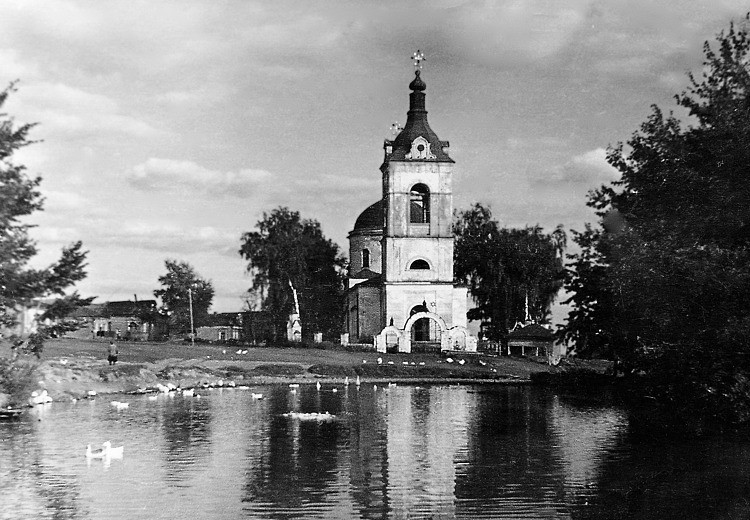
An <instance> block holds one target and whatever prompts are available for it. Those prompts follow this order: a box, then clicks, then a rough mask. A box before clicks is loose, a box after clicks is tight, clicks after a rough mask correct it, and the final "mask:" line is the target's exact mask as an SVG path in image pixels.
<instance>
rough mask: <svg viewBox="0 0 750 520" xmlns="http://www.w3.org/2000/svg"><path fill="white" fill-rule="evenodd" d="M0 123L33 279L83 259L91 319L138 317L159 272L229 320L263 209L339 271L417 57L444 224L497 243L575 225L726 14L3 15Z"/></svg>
mask: <svg viewBox="0 0 750 520" xmlns="http://www.w3.org/2000/svg"><path fill="white" fill-rule="evenodd" d="M2 3H3V6H2V10H3V15H2V16H1V17H0V85H7V84H8V83H10V82H11V81H13V80H16V79H18V80H20V82H19V83H18V92H16V93H15V94H13V95H12V97H11V98H10V99H9V101H8V103H7V104H6V106H5V112H7V113H9V114H11V115H13V116H14V117H15V118H16V120H17V121H18V122H19V123H20V122H23V123H25V122H38V123H39V126H38V127H36V128H35V129H34V130H33V133H32V137H33V138H34V139H38V140H42V142H40V143H38V144H35V145H33V146H30V147H28V148H26V149H24V150H22V151H21V152H20V153H18V154H17V156H16V160H17V162H21V163H23V164H26V165H27V166H28V168H29V171H30V172H31V173H33V174H39V175H41V176H42V177H43V184H42V191H43V193H44V195H45V197H46V205H45V210H44V212H41V213H39V214H37V215H35V216H34V218H33V223H35V224H38V228H36V229H35V230H34V236H35V237H36V239H37V240H38V244H39V247H40V255H39V259H38V260H39V262H51V261H53V260H54V259H55V258H56V256H57V255H58V254H59V250H60V248H61V247H62V246H64V245H65V244H69V243H71V242H73V241H76V240H79V239H80V240H82V241H83V243H84V246H85V248H86V249H87V250H89V251H90V254H89V267H88V273H89V275H88V278H87V279H86V280H85V281H84V282H82V283H80V284H79V285H78V289H79V291H80V292H81V293H82V294H83V295H85V296H97V297H98V299H97V301H99V302H102V301H106V300H116V299H132V297H133V295H134V294H135V295H137V296H138V298H139V299H146V298H153V291H154V289H156V288H158V282H157V278H158V277H159V276H160V275H161V274H163V273H164V272H165V267H164V261H165V260H166V259H177V260H184V261H187V262H189V263H190V264H192V265H193V266H194V267H195V268H196V270H197V271H198V272H199V274H200V275H202V276H203V277H205V278H208V279H210V280H212V281H213V284H214V287H215V288H216V297H215V301H214V306H213V310H215V311H219V312H222V311H236V310H239V309H241V308H242V305H243V298H242V295H243V293H244V292H245V291H246V289H247V288H248V286H249V284H250V280H249V277H248V276H247V275H246V274H245V267H246V264H245V263H244V262H243V261H242V259H241V258H240V256H239V255H238V253H237V251H238V249H239V246H240V236H241V235H242V233H243V232H245V231H250V230H252V229H253V228H254V226H255V223H256V222H257V221H258V220H259V219H260V218H261V215H262V213H263V211H269V210H271V209H273V208H275V207H278V206H280V205H286V206H289V207H290V208H292V209H296V210H298V211H300V212H301V213H302V215H303V216H304V217H307V218H314V219H317V220H318V221H320V223H321V225H322V227H323V231H324V233H325V234H326V236H328V237H329V238H331V239H333V240H334V241H335V242H337V243H338V244H339V245H340V246H341V247H342V249H343V250H344V251H347V249H348V244H347V241H346V234H347V232H348V231H349V230H350V229H351V227H352V226H353V223H354V220H355V219H356V217H357V215H358V214H359V212H361V211H362V210H363V209H364V208H365V207H367V206H368V205H369V204H371V203H373V202H375V201H376V200H378V199H379V198H380V172H379V170H378V167H379V166H380V163H381V162H382V154H383V150H382V142H383V139H385V138H389V137H391V133H390V125H391V123H393V122H394V121H398V122H401V123H403V122H404V121H405V119H406V111H407V109H408V93H409V91H408V88H407V85H408V84H409V82H410V81H411V80H412V78H413V67H412V64H411V60H410V56H411V54H412V53H413V52H414V51H415V50H416V49H421V50H422V51H423V52H424V53H425V55H426V58H427V59H426V62H425V66H424V70H423V78H424V79H425V82H426V83H427V109H428V111H429V120H430V124H431V126H432V128H433V129H434V130H435V131H436V132H437V134H438V135H439V136H440V138H441V139H443V140H449V141H450V143H451V149H450V153H451V156H452V157H453V158H454V159H455V161H456V175H455V181H454V204H455V206H456V208H458V209H461V208H467V207H468V206H469V205H470V204H472V203H473V202H483V203H485V204H488V205H490V206H491V208H492V210H493V214H494V215H495V217H496V218H497V219H498V220H499V221H500V222H501V223H502V224H503V225H506V226H524V225H526V224H540V225H542V226H544V227H545V228H548V229H552V228H553V227H554V226H555V225H557V224H558V223H561V224H564V225H565V227H566V228H568V229H570V228H574V229H580V228H581V227H582V225H583V223H584V222H586V221H591V220H593V215H592V213H591V212H590V210H588V208H586V207H585V196H586V193H587V191H588V190H590V189H592V188H595V187H597V186H598V185H600V184H601V183H603V182H607V181H609V180H612V179H614V178H615V177H614V173H613V171H612V170H611V168H609V167H608V165H607V164H606V162H605V160H604V157H605V149H606V148H607V146H608V145H610V144H616V143H617V142H619V141H625V140H627V139H628V137H629V136H630V135H631V134H632V132H633V131H635V130H636V129H637V128H638V126H639V124H640V123H641V122H642V121H643V120H644V119H645V118H646V117H647V116H648V115H649V113H650V105H652V104H657V105H659V106H660V107H662V108H665V109H667V110H669V109H673V108H675V105H674V101H673V97H672V96H673V95H674V94H675V93H677V92H680V91H682V90H683V89H684V88H685V87H686V85H687V78H686V72H687V71H690V70H692V71H696V72H699V71H700V67H701V63H702V51H701V48H702V45H703V42H704V41H706V40H713V39H714V37H715V35H716V34H717V33H718V32H719V31H720V30H722V29H724V28H726V27H728V24H729V22H730V21H731V20H736V21H739V20H740V19H741V18H742V17H743V15H744V13H745V11H746V10H747V9H748V7H747V3H746V2H744V1H735V0H692V1H687V0H685V1H669V2H660V1H646V0H633V1H624V0H622V1H621V0H606V1H605V0H600V1H591V0H528V1H500V0H498V1H492V0H485V1H461V0H433V1H424V2H419V1H414V2H404V1H389V2H384V1H378V2H374V1H373V2H366V1H356V0H355V1H347V2H344V1H339V2H333V1H315V2H309V1H306V0H298V1H283V0H282V1H273V2H270V1H268V2H253V1H249V0H222V1H216V0H194V1H192V0H175V1H166V0H165V1H162V0H159V1H154V0H148V1H138V0H128V1H124V0H123V1H116V2H115V1H106V0H90V1H84V0H79V1H74V0H69V1H66V0H44V1H37V2H35V1H30V0H18V1H13V0H3V2H2Z"/></svg>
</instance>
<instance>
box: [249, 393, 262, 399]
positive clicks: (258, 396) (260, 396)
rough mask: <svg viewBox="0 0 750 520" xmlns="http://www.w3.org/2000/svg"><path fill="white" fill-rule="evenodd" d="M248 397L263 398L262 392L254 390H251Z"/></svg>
mask: <svg viewBox="0 0 750 520" xmlns="http://www.w3.org/2000/svg"><path fill="white" fill-rule="evenodd" d="M250 397H252V398H253V399H263V394H256V393H255V392H251V393H250Z"/></svg>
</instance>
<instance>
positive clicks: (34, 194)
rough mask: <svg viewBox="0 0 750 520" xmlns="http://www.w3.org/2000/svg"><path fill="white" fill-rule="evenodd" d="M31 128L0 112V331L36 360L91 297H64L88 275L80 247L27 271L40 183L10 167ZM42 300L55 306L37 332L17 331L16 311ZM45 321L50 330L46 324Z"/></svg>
mask: <svg viewBox="0 0 750 520" xmlns="http://www.w3.org/2000/svg"><path fill="white" fill-rule="evenodd" d="M13 91H14V87H13V85H11V86H10V87H8V88H6V89H5V90H3V91H1V92H0V109H1V108H2V106H3V105H4V103H5V101H6V100H7V98H8V96H9V95H10V94H11V93H12V92H13ZM33 127H34V125H33V124H24V125H16V124H15V121H14V120H13V118H12V117H10V116H8V115H7V114H4V113H0V329H3V328H4V329H6V330H5V332H4V333H3V334H2V340H4V341H10V342H11V343H12V344H13V345H14V346H18V347H20V351H29V352H34V353H36V354H37V355H40V354H41V352H42V347H43V341H44V339H45V338H47V337H49V336H51V335H55V334H57V333H60V332H63V331H65V330H69V329H70V328H74V327H73V326H71V325H68V324H66V323H64V322H62V321H60V318H62V317H63V316H65V315H66V314H68V313H69V312H70V311H71V310H72V309H73V308H75V307H76V306H78V305H83V304H86V303H88V302H90V301H91V300H92V298H89V299H82V298H80V297H79V295H78V294H77V293H76V292H72V293H70V294H68V292H69V289H70V288H71V287H72V286H73V285H74V284H75V283H76V282H78V281H80V280H82V279H83V278H85V276H86V272H85V266H86V254H87V253H86V251H84V250H83V248H82V245H81V242H76V243H75V244H72V245H70V246H68V247H66V248H64V249H63V251H62V255H61V257H60V259H59V260H58V261H56V262H55V263H53V264H52V265H50V266H48V267H46V268H32V267H30V266H29V262H30V261H31V260H32V258H33V257H34V256H36V254H37V246H36V243H35V242H34V240H33V239H32V238H31V237H30V236H29V230H30V228H31V227H32V226H31V225H29V224H27V223H24V221H23V219H24V218H25V217H27V216H29V215H31V214H33V213H34V212H35V211H39V210H41V209H42V206H43V198H42V196H41V193H40V192H39V185H40V183H41V178H40V177H30V176H29V175H28V173H27V172H26V168H25V167H24V166H23V165H19V164H15V163H14V162H13V154H14V153H15V152H16V151H17V150H19V149H20V148H23V147H24V146H27V145H29V144H31V143H32V142H33V141H30V140H29V137H28V134H29V131H30V130H31V129H32V128H33ZM40 299H53V301H52V303H51V304H50V305H49V306H48V307H47V308H46V311H45V312H44V314H43V315H42V317H41V319H40V320H38V321H39V325H38V327H37V329H36V331H35V332H33V333H31V334H29V333H28V331H26V332H22V331H19V330H18V329H17V320H18V316H19V311H21V310H22V309H24V308H30V307H35V306H36V305H37V302H38V301H39V300H40ZM47 319H49V320H50V323H52V325H47V324H45V323H44V322H45V321H46V320H47Z"/></svg>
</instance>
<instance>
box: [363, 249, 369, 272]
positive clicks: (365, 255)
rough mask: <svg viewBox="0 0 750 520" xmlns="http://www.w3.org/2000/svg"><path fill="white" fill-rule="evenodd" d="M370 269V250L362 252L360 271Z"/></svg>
mask: <svg viewBox="0 0 750 520" xmlns="http://www.w3.org/2000/svg"><path fill="white" fill-rule="evenodd" d="M369 267H370V250H369V249H363V250H362V269H368V268H369Z"/></svg>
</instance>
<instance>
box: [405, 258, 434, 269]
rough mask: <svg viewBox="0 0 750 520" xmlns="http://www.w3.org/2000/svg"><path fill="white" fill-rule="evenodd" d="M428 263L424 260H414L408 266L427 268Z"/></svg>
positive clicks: (410, 267) (411, 267)
mask: <svg viewBox="0 0 750 520" xmlns="http://www.w3.org/2000/svg"><path fill="white" fill-rule="evenodd" d="M429 268H430V264H428V263H427V261H426V260H421V259H420V260H414V261H413V262H412V263H411V265H410V266H409V269H429Z"/></svg>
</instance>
